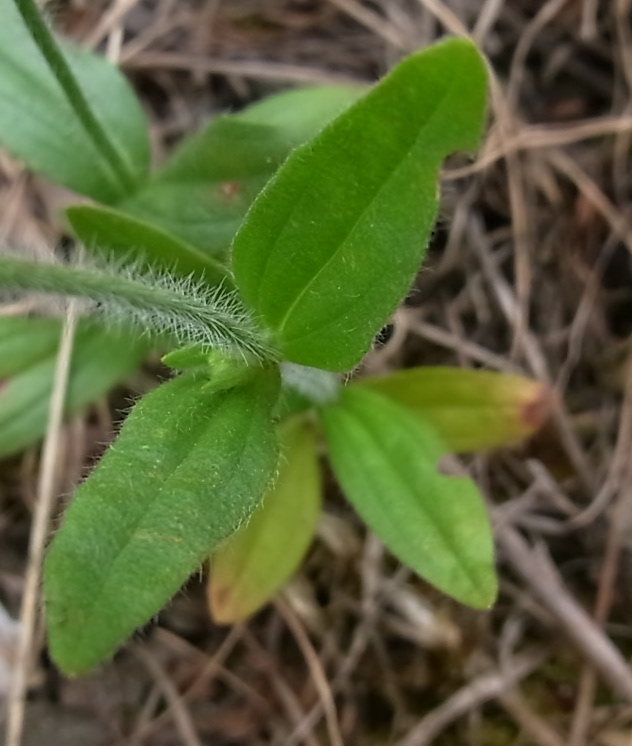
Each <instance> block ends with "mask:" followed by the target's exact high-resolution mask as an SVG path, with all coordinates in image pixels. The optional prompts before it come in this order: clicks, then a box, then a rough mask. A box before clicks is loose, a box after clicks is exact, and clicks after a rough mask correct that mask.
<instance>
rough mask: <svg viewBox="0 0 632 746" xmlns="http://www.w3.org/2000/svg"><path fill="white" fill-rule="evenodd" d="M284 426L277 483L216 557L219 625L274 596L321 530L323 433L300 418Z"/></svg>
mask: <svg viewBox="0 0 632 746" xmlns="http://www.w3.org/2000/svg"><path fill="white" fill-rule="evenodd" d="M280 431H281V432H280V434H279V440H280V443H281V460H280V466H279V475H278V477H277V480H276V482H275V484H274V487H273V488H272V489H271V490H269V491H268V493H267V494H266V495H265V497H264V499H263V501H262V504H261V505H259V507H258V508H257V509H256V510H255V511H254V513H253V514H252V516H251V518H250V520H249V521H248V523H247V524H246V525H244V526H243V527H242V528H240V529H239V531H237V532H236V533H235V534H234V535H233V536H231V537H230V539H229V540H228V541H227V542H225V543H224V544H223V545H222V546H221V547H220V548H219V550H218V551H217V552H216V553H215V554H214V555H213V557H212V558H211V575H210V581H209V602H210V607H211V614H212V616H213V619H214V620H215V621H216V622H218V623H219V624H233V623H235V622H240V621H243V620H244V619H246V618H247V617H249V616H251V615H252V614H254V613H255V612H256V611H258V610H259V609H260V608H261V607H262V606H263V605H264V604H266V603H267V602H268V601H269V600H270V599H271V598H273V597H274V595H275V594H276V593H277V592H278V591H279V590H280V589H281V588H282V587H283V585H284V584H285V583H286V582H287V581H288V580H289V578H290V577H291V576H292V575H293V574H294V572H296V570H297V569H298V567H299V565H300V563H301V561H302V559H303V557H304V556H305V553H306V552H307V549H308V548H309V545H310V543H311V541H312V538H313V535H314V532H315V530H316V525H317V523H318V518H319V516H320V507H321V490H322V485H321V473H320V464H319V460H318V438H317V437H316V433H315V432H314V430H313V428H312V426H311V425H310V424H309V423H306V422H305V421H304V420H301V419H300V418H299V419H291V420H288V421H287V422H286V423H284V425H282V426H281V428H280Z"/></svg>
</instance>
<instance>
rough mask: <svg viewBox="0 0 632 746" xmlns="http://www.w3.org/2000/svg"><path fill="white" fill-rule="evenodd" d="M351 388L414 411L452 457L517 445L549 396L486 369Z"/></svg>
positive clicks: (544, 412) (417, 374)
mask: <svg viewBox="0 0 632 746" xmlns="http://www.w3.org/2000/svg"><path fill="white" fill-rule="evenodd" d="M352 385H354V386H360V387H362V388H366V389H370V390H371V391H375V392H377V393H380V394H383V395H384V396H387V397H388V398H389V399H391V400H393V401H396V402H397V403H399V404H401V405H402V406H404V407H406V408H407V409H410V410H412V411H414V412H417V413H418V414H419V415H420V417H422V418H423V419H424V420H425V421H426V422H428V423H430V424H431V425H432V426H433V427H434V428H435V429H436V430H437V432H438V434H439V435H440V436H441V438H442V439H443V441H444V442H445V443H446V445H447V446H449V447H450V448H451V449H452V450H453V451H454V452H465V451H476V450H482V449H488V448H497V447H500V446H509V445H514V444H516V443H519V442H520V441H522V440H524V439H525V438H527V437H529V436H530V435H532V434H533V433H534V432H535V431H536V430H537V429H538V428H539V427H540V426H541V425H542V424H543V423H544V421H545V420H546V418H547V417H548V415H549V414H550V411H551V408H552V406H553V394H552V392H551V391H550V389H549V388H548V387H547V386H545V385H544V384H542V383H540V382H539V381H534V380H533V379H529V378H523V377H522V376H516V375H508V374H506V373H496V372H493V371H487V370H466V369H463V368H449V367H436V368H435V367H421V368H410V369H408V370H401V371H397V372H395V373H391V374H389V375H387V376H376V377H369V378H363V379H361V380H359V381H357V382H355V383H353V384H352Z"/></svg>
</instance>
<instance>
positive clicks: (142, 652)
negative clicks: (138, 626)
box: [133, 646, 202, 746]
mask: <svg viewBox="0 0 632 746" xmlns="http://www.w3.org/2000/svg"><path fill="white" fill-rule="evenodd" d="M133 652H134V654H135V655H136V656H137V657H138V658H139V659H140V660H141V661H142V663H143V665H144V666H145V668H146V669H147V670H148V671H149V673H150V674H151V675H152V676H153V678H154V680H155V682H156V684H157V685H158V686H159V687H160V690H161V692H162V694H163V696H164V698H165V700H166V701H167V702H168V704H169V708H170V710H171V713H172V714H173V720H174V722H175V724H176V726H177V728H178V731H179V733H180V738H181V739H182V744H183V746H202V742H201V741H200V739H199V738H198V735H197V732H196V730H195V725H194V724H193V720H192V718H191V713H190V712H189V710H188V709H187V707H186V705H185V704H184V700H183V698H182V696H181V695H180V693H179V692H178V690H177V689H176V687H175V686H174V684H173V682H172V681H171V679H170V678H169V676H168V675H167V672H166V671H165V670H164V669H163V667H162V666H161V665H160V663H158V661H157V660H156V658H155V656H153V655H152V654H151V653H150V652H149V650H146V649H145V648H143V647H141V646H138V647H136V648H134V650H133Z"/></svg>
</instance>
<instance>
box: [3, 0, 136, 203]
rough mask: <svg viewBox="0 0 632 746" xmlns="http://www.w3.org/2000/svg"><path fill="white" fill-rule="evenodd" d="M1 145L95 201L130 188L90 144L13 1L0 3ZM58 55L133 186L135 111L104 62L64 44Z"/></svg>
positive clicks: (119, 77) (118, 76)
mask: <svg viewBox="0 0 632 746" xmlns="http://www.w3.org/2000/svg"><path fill="white" fill-rule="evenodd" d="M0 19H2V21H1V22H0V142H1V143H2V144H3V145H4V146H6V148H7V149H8V150H10V151H11V152H12V153H13V154H14V155H16V156H17V157H18V158H21V159H22V160H24V161H25V162H26V163H27V165H28V166H29V167H30V168H32V169H33V170H34V171H37V172H39V173H41V174H43V175H44V176H47V177H48V178H49V179H51V180H52V181H55V182H57V183H59V184H63V185H64V186H67V187H68V188H69V189H72V190H74V191H76V192H79V193H81V194H86V195H88V196H89V197H92V198H94V199H96V200H99V201H102V202H106V203H107V202H110V203H111V202H114V201H116V200H118V199H121V198H122V197H124V196H125V195H126V194H127V193H128V191H129V187H126V186H125V185H123V184H122V183H121V181H120V180H119V178H118V176H117V174H116V171H115V170H113V168H112V166H111V164H110V163H109V162H108V161H107V160H106V159H105V158H104V156H103V155H102V154H101V152H100V151H99V150H98V149H97V148H96V147H95V146H94V144H93V142H92V140H91V139H90V137H89V136H88V135H87V134H86V131H85V130H84V128H83V126H82V124H81V122H80V121H79V119H78V118H77V116H76V115H75V113H74V111H73V109H72V107H71V106H70V105H69V103H68V101H67V99H66V97H65V95H64V93H63V91H62V89H61V87H60V86H59V84H58V83H57V80H56V79H55V76H54V75H53V74H52V73H51V71H50V69H49V68H48V66H47V64H46V62H45V61H44V58H43V57H42V55H41V54H40V53H39V50H38V49H37V47H36V46H35V43H34V42H33V40H32V39H31V37H30V34H29V32H28V30H27V29H26V27H25V26H24V23H23V21H22V18H21V17H20V15H19V13H18V11H17V9H16V5H15V2H13V0H0ZM63 51H64V54H65V56H66V59H67V61H68V63H69V64H70V67H71V68H72V70H73V72H74V74H75V76H76V78H77V80H78V82H79V85H80V86H81V88H82V90H83V92H84V95H85V96H86V98H87V100H88V101H89V103H90V105H91V107H92V109H93V111H94V114H95V116H96V118H97V119H98V120H99V122H100V124H101V126H102V127H103V129H104V130H105V131H106V132H107V133H108V134H109V137H110V139H111V140H112V141H113V142H114V144H115V147H116V148H117V150H118V152H119V155H120V157H121V159H122V160H123V161H124V162H125V163H126V165H127V170H128V171H129V174H130V175H131V176H132V177H133V179H135V181H136V183H139V182H140V181H141V179H142V178H143V177H144V175H145V174H146V172H147V169H148V166H149V138H148V136H147V125H146V121H145V116H144V114H143V111H142V108H141V106H140V104H139V102H138V100H137V98H136V96H135V95H134V93H133V92H132V90H131V89H130V87H129V85H128V84H127V81H126V80H125V78H124V77H123V76H122V75H121V74H120V72H119V71H118V70H117V69H116V68H115V67H114V66H113V65H111V64H110V63H109V62H107V61H106V60H104V59H102V58H101V57H97V56H96V55H94V54H90V53H89V52H86V51H84V50H81V49H77V48H75V47H71V46H69V45H64V47H63Z"/></svg>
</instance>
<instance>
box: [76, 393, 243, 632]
mask: <svg viewBox="0 0 632 746" xmlns="http://www.w3.org/2000/svg"><path fill="white" fill-rule="evenodd" d="M227 399H228V397H227V396H226V397H224V401H223V402H222V405H220V407H218V409H221V406H223V405H225V404H226V401H227ZM218 409H215V410H214V411H213V413H212V414H211V416H212V417H214V416H215V415H216V414H217V411H218ZM246 419H247V429H246V436H245V437H244V438H242V439H241V440H240V444H241V447H240V449H239V451H238V453H237V454H236V456H235V458H234V459H231V460H232V461H233V463H237V462H238V461H239V460H240V459H241V457H242V456H243V454H244V451H245V450H246V444H247V442H248V440H249V437H250V433H251V431H252V423H253V418H252V417H250V418H246ZM207 425H208V422H207V421H204V422H200V424H199V426H198V427H196V428H195V431H196V437H197V436H199V433H200V432H201V431H202V430H203V429H204V428H205V427H206V426H207ZM194 448H195V447H194ZM194 448H192V449H189V455H190V454H191V453H192V452H193V450H194ZM187 461H188V458H186V457H185V458H183V459H182V461H181V462H180V463H179V464H178V465H177V466H175V467H174V468H173V469H171V470H169V472H168V476H166V477H164V478H163V479H162V480H161V485H160V487H159V489H158V490H157V492H156V497H155V499H154V500H153V501H152V503H151V507H150V509H149V510H148V511H146V512H145V513H143V514H142V515H141V516H140V517H139V519H138V521H136V522H135V525H134V527H133V529H132V530H131V531H130V533H129V535H128V537H127V538H126V539H125V541H124V543H123V544H122V546H121V547H120V549H119V550H118V551H117V553H116V556H115V558H114V559H113V560H112V562H111V563H110V572H109V573H108V576H107V577H106V578H105V579H104V581H103V582H102V583H100V584H99V588H98V589H97V594H96V596H94V598H93V600H92V602H91V603H90V605H89V608H88V611H87V613H86V616H85V624H84V629H85V630H86V631H87V632H88V633H89V634H91V632H90V625H91V623H92V620H93V617H94V614H95V609H97V608H98V605H99V603H100V601H101V599H102V598H103V596H104V595H106V592H107V590H108V589H109V586H110V584H111V582H112V578H113V577H114V575H115V570H116V568H117V566H118V565H120V564H121V562H122V561H123V560H124V559H125V554H126V551H127V549H128V548H129V546H130V545H131V544H132V542H133V540H134V539H135V538H136V537H137V536H138V534H139V533H141V532H142V528H143V525H144V523H145V522H146V521H147V520H148V519H149V518H150V517H151V516H152V514H153V511H154V510H155V506H156V505H158V504H160V503H161V502H162V500H163V498H164V492H165V489H166V488H167V487H168V485H169V482H170V481H171V479H172V478H173V477H174V476H176V475H177V474H178V472H179V471H180V470H181V469H185V470H186V467H187ZM229 473H230V477H229V478H228V479H227V480H226V481H225V482H224V483H223V484H222V488H221V491H222V493H225V492H226V490H227V489H228V488H229V487H230V485H231V484H232V482H233V480H234V479H235V475H236V473H237V472H236V470H235V469H230V472H229ZM209 550H210V548H209ZM82 640H83V638H82Z"/></svg>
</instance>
